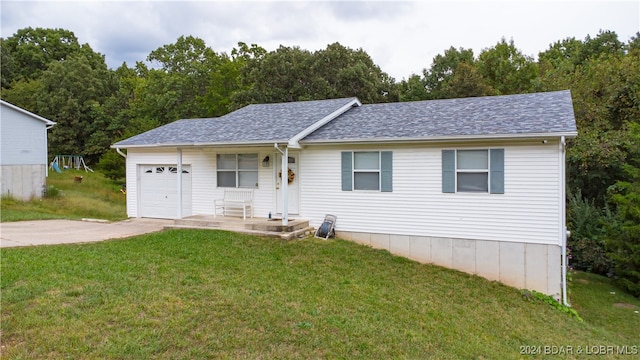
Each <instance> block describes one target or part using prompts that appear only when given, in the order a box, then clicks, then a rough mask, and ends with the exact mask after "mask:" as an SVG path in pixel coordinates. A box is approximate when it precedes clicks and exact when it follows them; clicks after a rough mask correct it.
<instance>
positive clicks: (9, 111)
mask: <svg viewBox="0 0 640 360" xmlns="http://www.w3.org/2000/svg"><path fill="white" fill-rule="evenodd" d="M53 125H55V122H53V121H51V120H48V119H45V118H43V117H41V116H38V115H36V114H34V113H31V112H29V111H27V110H25V109H22V108H20V107H18V106H15V105H13V104H11V103H8V102H6V101H4V100H0V183H1V187H2V195H4V196H12V197H14V198H16V199H20V200H29V199H33V198H40V197H42V194H43V193H44V190H45V188H46V177H47V175H48V174H47V163H48V155H47V130H48V129H50V128H51V127H52V126H53Z"/></svg>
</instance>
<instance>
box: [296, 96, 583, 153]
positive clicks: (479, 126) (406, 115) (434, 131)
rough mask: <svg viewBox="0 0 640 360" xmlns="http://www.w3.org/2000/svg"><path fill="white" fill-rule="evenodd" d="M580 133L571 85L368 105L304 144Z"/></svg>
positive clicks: (334, 121) (349, 114) (358, 108)
mask: <svg viewBox="0 0 640 360" xmlns="http://www.w3.org/2000/svg"><path fill="white" fill-rule="evenodd" d="M576 132H577V129H576V122H575V117H574V113H573V103H572V100H571V93H570V92H569V91H568V90H567V91H556V92H546V93H533V94H523V95H505V96H489V97H475V98H461V99H448V100H430V101H413V102H401V103H385V104H371V105H362V106H360V107H357V108H353V109H351V110H349V111H348V112H346V113H344V114H342V115H341V116H339V117H338V118H336V119H335V120H333V121H331V122H329V123H328V124H326V125H325V126H323V127H321V128H320V129H318V130H317V131H315V132H313V133H312V134H310V135H309V136H307V137H305V138H304V139H303V140H301V141H300V143H312V142H323V141H363V140H395V139H397V140H408V139H429V138H456V137H485V136H509V135H514V136H517V135H527V134H551V133H560V134H566V135H570V134H575V133H576Z"/></svg>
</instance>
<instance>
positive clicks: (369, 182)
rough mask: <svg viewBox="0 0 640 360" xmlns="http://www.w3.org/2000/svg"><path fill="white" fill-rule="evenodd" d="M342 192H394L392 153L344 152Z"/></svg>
mask: <svg viewBox="0 0 640 360" xmlns="http://www.w3.org/2000/svg"><path fill="white" fill-rule="evenodd" d="M341 158H342V191H354V190H356V191H360V190H365V191H366V190H368V191H380V192H391V191H393V153H392V152H391V151H353V152H352V151H343V152H342V155H341Z"/></svg>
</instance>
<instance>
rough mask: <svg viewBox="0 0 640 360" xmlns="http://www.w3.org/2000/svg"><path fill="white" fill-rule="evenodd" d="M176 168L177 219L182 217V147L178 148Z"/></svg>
mask: <svg viewBox="0 0 640 360" xmlns="http://www.w3.org/2000/svg"><path fill="white" fill-rule="evenodd" d="M177 168H178V169H177V170H178V184H177V187H176V188H177V189H178V212H177V213H176V214H177V216H178V219H182V149H181V148H178V160H177Z"/></svg>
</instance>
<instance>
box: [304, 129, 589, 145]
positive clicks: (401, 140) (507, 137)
mask: <svg viewBox="0 0 640 360" xmlns="http://www.w3.org/2000/svg"><path fill="white" fill-rule="evenodd" d="M577 135H578V133H577V132H576V131H567V132H543V133H526V134H490V135H457V136H429V137H405V138H366V139H335V140H304V141H301V143H302V144H303V145H323V144H341V143H342V144H344V143H349V144H353V143H358V144H374V143H414V142H450V141H488V140H527V139H540V138H545V137H550V138H551V137H552V138H560V137H562V136H564V137H565V138H573V137H576V136H577Z"/></svg>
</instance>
